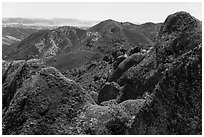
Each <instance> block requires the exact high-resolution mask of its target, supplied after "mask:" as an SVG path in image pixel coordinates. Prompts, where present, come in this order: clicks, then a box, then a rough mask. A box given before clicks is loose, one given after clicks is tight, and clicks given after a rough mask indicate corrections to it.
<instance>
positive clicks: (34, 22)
mask: <svg viewBox="0 0 204 137" xmlns="http://www.w3.org/2000/svg"><path fill="white" fill-rule="evenodd" d="M98 22H99V21H84V20H79V19H70V18H68V19H67V18H52V19H41V18H3V20H2V24H3V25H24V26H78V27H91V26H93V25H94V24H96V23H98Z"/></svg>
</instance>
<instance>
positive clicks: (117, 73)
mask: <svg viewBox="0 0 204 137" xmlns="http://www.w3.org/2000/svg"><path fill="white" fill-rule="evenodd" d="M144 57H145V54H140V53H135V54H133V55H131V56H130V57H128V58H126V59H125V60H123V61H122V62H121V63H120V64H119V66H118V67H117V69H116V70H114V72H113V74H112V75H111V76H110V77H109V79H108V81H109V82H112V81H114V82H116V81H117V80H118V79H119V78H120V77H121V76H122V75H123V74H124V73H125V72H126V71H127V70H128V69H129V68H130V67H132V66H133V65H137V64H138V63H140V62H141V61H142V60H143V59H144Z"/></svg>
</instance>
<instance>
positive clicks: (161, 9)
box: [2, 2, 202, 23]
mask: <svg viewBox="0 0 204 137" xmlns="http://www.w3.org/2000/svg"><path fill="white" fill-rule="evenodd" d="M2 10H3V11H2V16H3V17H26V18H76V19H83V20H105V19H114V20H117V21H122V22H124V21H130V22H135V23H144V22H155V23H156V22H163V21H164V20H165V19H166V17H167V16H168V15H169V14H172V13H174V12H177V11H187V12H189V13H190V14H191V15H193V16H195V17H196V18H198V19H200V20H202V4H201V3H198V2H197V3H190V2H186V3H184V2H183V3H177V2H174V3H167V2H165V3H158V2H154V3H150V2H146V3H141V2H140V3H139V2H135V3H133V2H132V3H131V2H127V3H125V2H123V3H121V2H118V3H114V2H112V3H110V2H108V3H105V2H97V3H88V2H84V3H79V2H78V3H71V2H67V3H65V2H64V3H62V2H61V3H60V2H43V3H42V2H32V3H31V2H28V3H26V2H23V3H19V2H18V3H14V2H9V3H5V2H3V3H2Z"/></svg>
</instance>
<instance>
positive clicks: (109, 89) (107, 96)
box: [98, 82, 120, 104]
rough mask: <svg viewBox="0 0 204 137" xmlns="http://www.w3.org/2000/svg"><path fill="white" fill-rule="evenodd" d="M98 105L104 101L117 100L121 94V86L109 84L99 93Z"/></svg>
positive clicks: (113, 83)
mask: <svg viewBox="0 0 204 137" xmlns="http://www.w3.org/2000/svg"><path fill="white" fill-rule="evenodd" d="M98 93H99V94H98V103H99V104H100V103H101V102H103V101H107V100H111V99H116V97H117V96H118V95H119V93H120V86H119V85H118V84H117V83H115V82H107V83H105V84H104V85H103V87H102V88H101V89H100V90H99V92H98Z"/></svg>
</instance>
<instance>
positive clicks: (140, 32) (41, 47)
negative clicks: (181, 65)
mask: <svg viewBox="0 0 204 137" xmlns="http://www.w3.org/2000/svg"><path fill="white" fill-rule="evenodd" d="M20 21H21V20H20ZM25 22H28V23H29V20H25ZM160 25H161V24H153V25H150V26H148V27H143V26H144V25H143V24H142V25H136V24H133V23H129V22H125V23H121V22H117V21H114V20H105V21H103V22H100V23H98V24H96V25H94V26H93V27H90V28H86V29H84V28H78V27H68V26H64V27H59V28H56V29H52V30H49V29H47V30H45V29H43V30H40V31H38V32H35V33H33V34H31V35H30V36H28V37H26V38H25V39H23V40H22V41H20V42H18V43H14V44H12V45H10V46H8V47H7V48H5V49H4V51H3V59H6V60H7V59H10V60H17V59H23V60H28V59H32V58H40V59H43V60H44V61H46V62H47V63H48V64H49V65H51V66H53V65H54V66H66V65H64V64H63V65H62V64H59V63H60V62H63V63H65V62H66V60H63V61H59V62H58V63H56V62H55V61H56V60H59V59H60V60H61V59H65V58H66V57H69V56H70V55H73V56H75V57H77V58H78V57H82V55H80V54H81V53H82V54H83V55H84V56H86V58H87V59H85V60H86V61H82V64H81V65H84V64H85V63H86V62H89V61H90V60H91V59H92V56H93V55H95V54H98V55H99V54H100V56H101V57H103V56H105V55H106V54H109V53H110V52H114V50H116V49H125V50H128V49H130V48H132V47H135V46H138V47H141V48H143V49H149V48H150V47H152V46H153V45H154V43H155V41H154V39H155V38H154V37H156V34H157V33H158V31H159V29H158V28H159V26H160ZM155 28H156V29H155ZM73 52H74V54H72V53H73ZM85 54H87V55H85ZM78 55H79V56H78ZM63 56H64V57H63ZM73 61H74V60H73ZM67 63H69V64H70V60H67ZM65 64H66V63H65ZM71 64H72V65H73V63H71ZM79 64H80V63H79ZM81 65H76V67H80V66H81ZM73 66H75V65H73ZM57 68H58V67H57ZM65 68H67V69H69V68H73V67H71V66H70V67H65ZM65 68H62V67H61V68H60V67H59V68H58V69H62V70H64V69H65Z"/></svg>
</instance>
